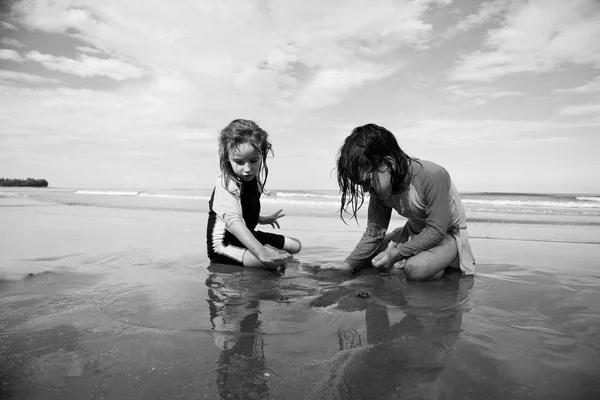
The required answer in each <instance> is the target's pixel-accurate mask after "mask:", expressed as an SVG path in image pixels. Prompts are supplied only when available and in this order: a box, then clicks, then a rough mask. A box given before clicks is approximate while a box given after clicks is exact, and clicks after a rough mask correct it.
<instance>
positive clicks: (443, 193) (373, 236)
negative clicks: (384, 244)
mask: <svg viewBox="0 0 600 400" xmlns="http://www.w3.org/2000/svg"><path fill="white" fill-rule="evenodd" d="M408 176H409V177H410V183H409V187H408V189H407V190H405V191H404V192H402V193H399V194H392V195H391V196H390V198H389V199H388V200H386V201H385V202H384V201H381V200H379V199H378V198H377V197H376V196H375V195H371V196H370V199H369V211H368V220H367V228H366V230H365V233H364V234H363V236H362V238H361V239H360V241H359V242H358V244H357V245H356V248H355V249H354V251H353V252H352V253H351V254H350V256H348V258H346V262H347V263H348V264H350V265H351V266H352V267H353V268H354V269H358V268H360V266H361V265H362V264H363V263H364V262H365V261H367V260H369V259H370V258H371V257H373V256H374V255H375V252H376V251H377V248H378V247H379V245H380V243H381V241H382V240H383V238H384V236H385V234H386V232H387V229H388V226H389V223H390V217H391V215H392V210H396V212H397V213H398V214H400V215H402V216H403V217H405V218H407V219H408V221H407V222H406V224H405V225H404V227H403V228H402V232H401V235H400V237H402V238H403V240H402V241H403V242H404V243H402V244H401V245H400V247H399V252H400V254H401V255H402V256H403V257H404V258H408V257H410V256H412V255H415V254H418V253H420V252H422V251H425V250H428V249H431V248H432V247H435V246H436V245H438V244H439V243H440V241H441V240H442V239H443V238H444V235H445V234H446V233H458V231H459V230H460V229H466V228H467V223H466V217H465V210H464V207H463V205H462V202H461V200H460V197H459V195H458V192H457V190H456V188H455V187H454V184H453V183H452V180H451V179H450V175H449V174H448V172H447V171H446V170H445V169H444V168H443V167H441V166H439V165H437V164H435V163H433V162H431V161H425V160H418V162H413V163H412V164H411V166H410V168H409V171H408ZM409 237H410V238H411V240H410V241H408V238H409ZM467 240H468V239H467ZM469 248H470V247H469Z"/></svg>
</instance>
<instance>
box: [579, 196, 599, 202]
mask: <svg viewBox="0 0 600 400" xmlns="http://www.w3.org/2000/svg"><path fill="white" fill-rule="evenodd" d="M577 200H581V201H600V197H590V196H582V197H577Z"/></svg>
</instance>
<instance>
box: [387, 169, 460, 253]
mask: <svg viewBox="0 0 600 400" xmlns="http://www.w3.org/2000/svg"><path fill="white" fill-rule="evenodd" d="M428 168H429V170H427V171H423V172H421V173H420V174H417V175H416V176H415V177H414V178H413V185H414V186H415V188H416V189H417V190H418V191H419V192H420V193H421V194H422V195H423V197H424V198H425V202H426V207H425V213H426V215H427V220H426V221H425V224H426V226H425V228H423V230H422V231H421V232H419V233H418V234H414V231H413V229H412V226H411V221H410V220H409V221H407V223H406V226H405V227H404V229H405V230H406V229H408V233H410V234H411V235H412V239H411V240H410V241H407V242H405V243H403V244H401V245H399V246H396V247H395V248H393V249H390V250H389V251H390V256H391V257H390V258H391V259H392V260H393V262H397V261H400V260H403V259H405V258H408V257H410V256H413V255H415V254H418V253H420V252H422V251H425V250H429V249H431V248H433V247H435V246H437V245H438V244H439V243H440V242H441V240H442V239H443V238H444V236H445V235H446V232H447V231H448V225H449V223H450V198H449V195H448V192H449V189H450V182H451V181H450V175H449V174H448V172H447V171H446V170H445V169H444V168H442V167H440V166H438V165H435V166H433V167H431V166H429V165H428ZM425 172H426V173H425Z"/></svg>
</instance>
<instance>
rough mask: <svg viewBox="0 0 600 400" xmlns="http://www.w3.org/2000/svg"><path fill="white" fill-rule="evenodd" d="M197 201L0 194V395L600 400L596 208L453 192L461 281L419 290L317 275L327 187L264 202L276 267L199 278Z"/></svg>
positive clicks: (122, 193)
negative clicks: (274, 239)
mask: <svg viewBox="0 0 600 400" xmlns="http://www.w3.org/2000/svg"><path fill="white" fill-rule="evenodd" d="M210 194H211V189H183V188H182V189H168V190H165V189H160V190H157V189H138V188H136V189H123V188H119V189H115V188H105V189H98V188H93V189H92V188H44V189H36V188H0V399H11V400H12V399H15V400H16V399H27V400H30V399H33V400H36V399H43V400H48V399H50V400H51V399H60V400H63V399H81V398H107V399H123V398H128V399H171V398H173V399H175V398H186V399H190V398H192V399H278V400H279V399H286V400H287V399H310V400H312V399H324V400H329V399H365V398H369V399H398V398H402V399H483V398H485V399H493V400H495V399H498V400H504V399H540V400H541V399H544V400H546V399H569V400H570V399H596V398H600V383H599V382H598V378H597V375H598V371H600V195H598V194H520V193H461V198H462V200H463V203H464V205H465V208H466V212H467V223H468V230H469V235H470V237H471V246H472V248H473V252H474V255H475V258H476V260H477V265H476V269H475V275H474V276H462V275H461V274H460V272H457V271H447V273H446V274H445V275H444V276H443V277H442V279H440V280H438V281H434V282H418V283H416V282H410V281H407V280H406V279H405V277H404V274H403V272H402V270H401V269H399V270H392V271H390V272H389V273H380V272H378V271H375V270H372V269H366V270H364V271H361V272H360V273H358V274H356V275H350V274H346V273H340V272H339V271H338V272H336V271H331V270H330V271H323V270H320V269H319V268H318V267H319V266H320V265H321V264H323V263H326V262H329V261H341V260H343V259H344V257H345V256H346V255H347V254H348V253H349V252H350V251H352V249H353V247H354V245H355V244H356V242H357V241H358V240H359V238H360V236H361V234H362V232H363V231H364V227H365V222H366V221H365V218H366V215H365V213H366V208H367V207H366V204H365V206H364V208H363V209H361V212H360V213H359V216H358V221H350V220H347V221H346V223H344V222H343V221H341V220H340V218H339V210H338V207H339V195H338V193H337V192H336V191H312V190H276V189H270V195H269V196H263V198H262V201H261V203H262V209H263V213H264V214H267V213H273V212H275V211H277V210H279V209H283V210H284V213H285V214H286V216H285V217H284V218H282V219H280V224H281V229H280V230H277V232H281V233H283V234H285V235H288V236H293V237H295V238H298V239H299V240H300V241H301V242H302V244H303V248H302V251H301V252H300V253H298V254H297V255H295V256H294V259H293V260H292V261H290V262H289V263H288V265H287V266H286V268H285V269H284V270H281V271H278V272H273V271H266V270H262V269H250V268H241V267H233V266H227V265H221V264H211V263H210V262H209V260H208V258H207V255H206V244H205V243H206V241H205V239H206V236H205V235H206V222H207V211H208V200H209V197H210ZM403 222H404V220H403V219H402V218H401V217H399V216H394V217H393V218H392V221H391V224H390V228H394V227H395V226H399V225H400V224H402V223H403ZM271 229H272V228H271V227H265V230H271Z"/></svg>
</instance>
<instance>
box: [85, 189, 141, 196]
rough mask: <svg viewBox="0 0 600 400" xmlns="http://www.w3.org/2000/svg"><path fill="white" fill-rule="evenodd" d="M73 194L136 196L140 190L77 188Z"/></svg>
mask: <svg viewBox="0 0 600 400" xmlns="http://www.w3.org/2000/svg"><path fill="white" fill-rule="evenodd" d="M75 194H87V195H93V196H137V195H138V194H140V192H119V191H114V190H106V191H102V190H77V191H76V192H75Z"/></svg>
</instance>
